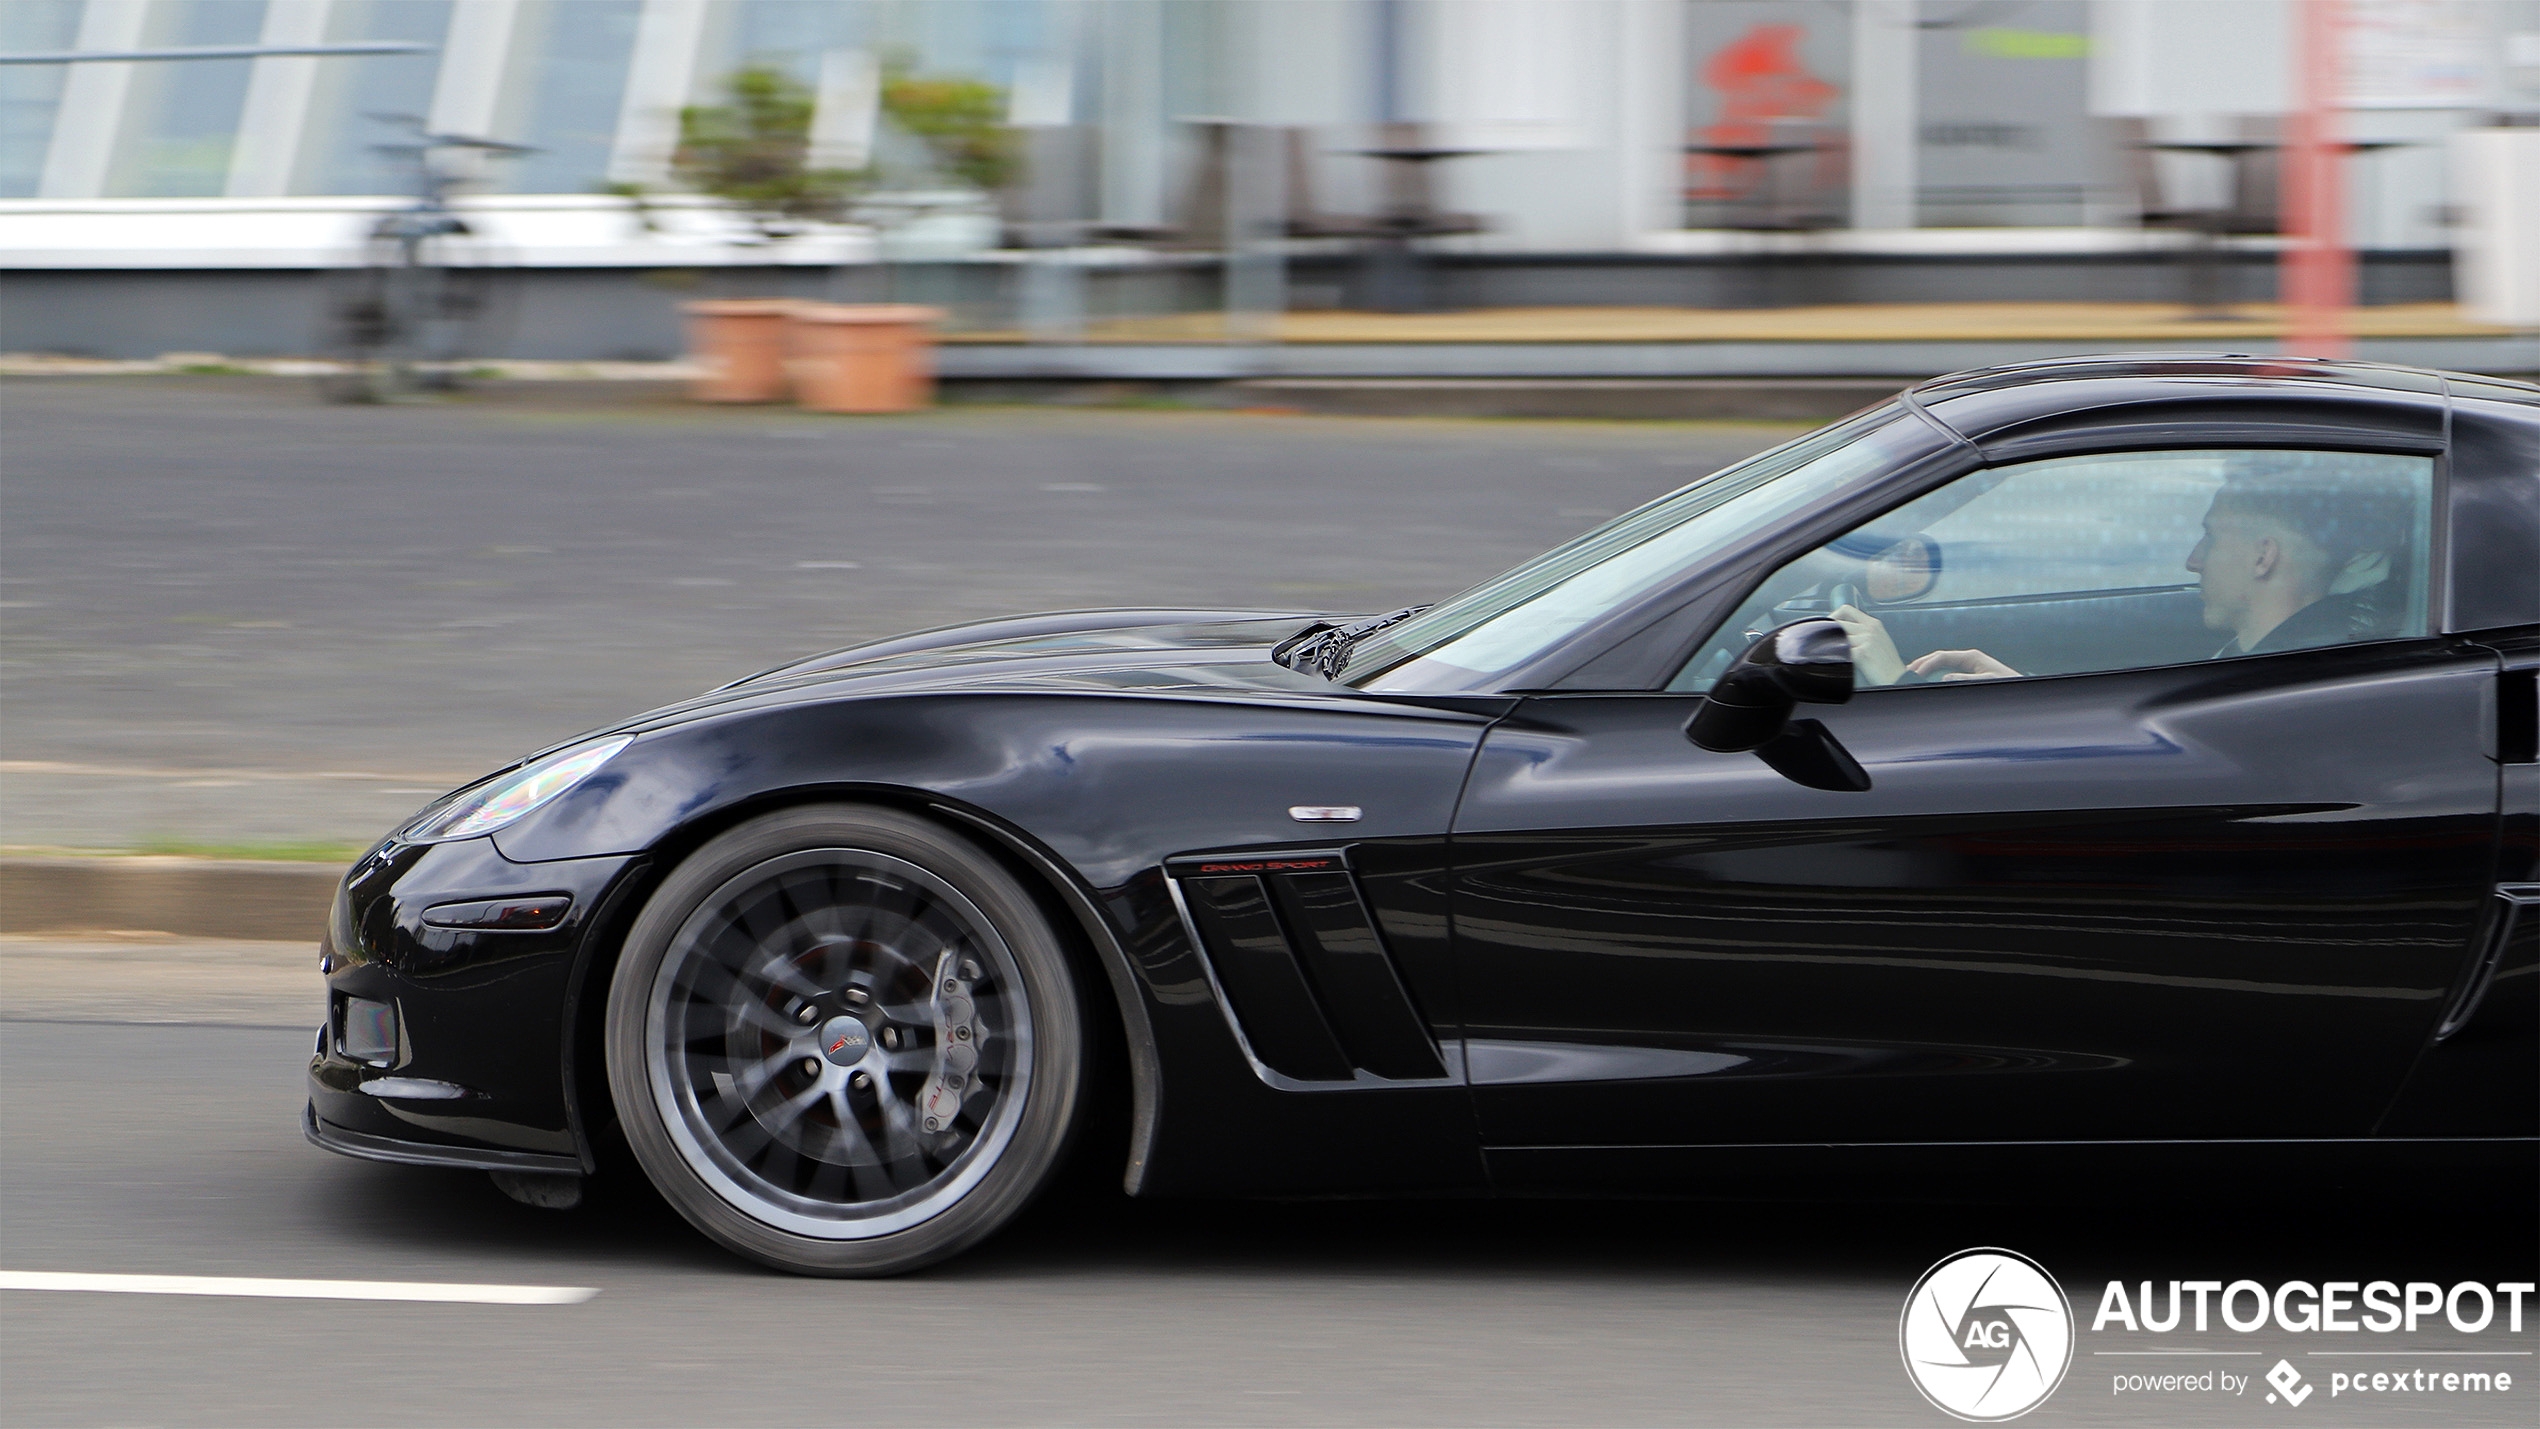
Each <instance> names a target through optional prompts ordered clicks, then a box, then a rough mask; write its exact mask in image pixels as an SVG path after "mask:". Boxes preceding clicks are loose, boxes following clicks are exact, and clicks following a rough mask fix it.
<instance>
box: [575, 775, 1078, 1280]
mask: <svg viewBox="0 0 2540 1429" xmlns="http://www.w3.org/2000/svg"><path fill="white" fill-rule="evenodd" d="M1082 1029H1083V1020H1082V1018H1081V1017H1080V1015H1079V1011H1078V1003H1077V996H1076V990H1075V986H1074V983H1073V981H1072V979H1071V977H1070V975H1069V971H1068V966H1067V958H1066V954H1065V952H1064V951H1063V950H1062V948H1061V947H1060V945H1059V942H1058V939H1057V937H1056V936H1055V935H1054V934H1053V933H1052V931H1051V929H1050V927H1049V924H1048V922H1047V920H1046V919H1045V918H1043V917H1042V915H1041V913H1040V911H1039V909H1038V907H1037V906H1036V905H1035V904H1034V902H1033V900H1032V898H1031V896H1030V895H1029V894H1028V893H1027V892H1025V890H1024V889H1023V887H1022V885H1021V884H1019V883H1018V882H1017V881H1016V880H1015V878H1014V877H1013V876H1012V875H1011V874H1009V873H1008V872H1007V871H1006V870H1005V869H1004V868H1003V867H1002V866H1001V865H999V864H998V863H997V862H996V861H995V860H994V859H992V858H990V857H989V856H988V855H987V854H985V853H984V852H982V851H981V850H979V849H978V848H977V847H976V846H974V845H972V844H971V843H969V842H968V841H967V840H965V839H963V838H961V837H960V836H959V835H956V834H954V833H952V832H951V831H950V830H947V829H944V828H942V827H940V826H938V825H936V824H933V823H930V822H928V821H926V820H923V819H919V818H916V817H913V816H910V815H907V814H903V813H900V812H898V811H896V810H890V809H883V808H874V807H866V806H853V805H826V806H819V807H812V808H802V809H792V810H786V811H782V812H779V813H775V814H770V815H767V816H764V817H761V818H758V819H754V820H751V821H750V822H748V823H745V824H742V825H739V826H737V827H735V828H733V829H731V830H730V831H728V832H726V833H724V834H723V835H721V836H720V837H718V838H716V839H714V840H713V841H711V842H709V843H707V844H706V845H705V846H704V847H702V848H700V849H698V850H697V852H696V853H694V854H692V855H691V856H690V857H689V858H688V859H687V860H686V861H685V862H683V863H681V864H680V865H679V866H678V867H677V868H676V869H674V870H673V871H672V872H671V874H670V876H669V877H668V878H666V879H665V880H664V881H663V883H662V886H661V887H660V888H659V889H658V890H657V891H656V892H655V893H654V894H653V896H652V898H651V900H650V901H649V902H648V903H647V904H646V905H645V907H644V910H643V912H642V914H641V915H640V916H639V917H638V918H637V920H636V922H635V926H634V927H633V928H632V929H631V930H630V931H629V933H628V936H627V942H626V948H625V952H624V955H623V957H622V958H621V959H620V960H619V963H618V968H617V972H616V975H615V978H614V980H613V981H612V983H611V985H610V989H609V1001H608V1015H607V1028H606V1041H607V1049H608V1070H609V1088H610V1090H611V1092H613V1093H614V1094H615V1096H616V1098H617V1106H618V1113H619V1118H620V1120H621V1121H622V1122H623V1123H624V1125H625V1128H626V1135H627V1141H628V1143H629V1145H630V1146H631V1147H632V1148H633V1150H634V1153H635V1157H636V1160H637V1161H638V1162H639V1163H640V1164H641V1165H642V1166H643V1168H644V1171H645V1173H646V1174H647V1175H648V1176H649V1177H650V1178H651V1179H652V1182H653V1184H654V1185H655V1187H657V1188H658V1189H659V1190H660V1191H661V1193H662V1195H663V1196H664V1198H666V1199H667V1200H668V1201H669V1202H670V1203H671V1205H673V1206H674V1207H676V1208H677V1209H678V1211H679V1212H680V1214H681V1215H683V1216H686V1217H687V1218H688V1220H689V1221H690V1222H692V1223H693V1224H695V1225H696V1226H697V1228H698V1229H700V1230H702V1231H704V1232H705V1233H706V1234H707V1235H708V1236H710V1237H712V1238H713V1239H715V1240H716V1241H718V1242H720V1243H722V1244H723V1245H725V1246H727V1247H729V1248H730V1249H732V1250H735V1251H738V1252H739V1253H741V1254H742V1255H746V1256H748V1257H750V1258H752V1259H754V1260H758V1261H762V1262H764V1263H766V1264H769V1265H772V1266H776V1267H777V1268H779V1269H783V1270H790V1271H795V1272H798V1273H801V1274H808V1275H890V1274H895V1273H898V1272H901V1271H906V1270H913V1269H915V1268H917V1267H919V1266H921V1265H925V1264H928V1263H930V1262H932V1261H936V1260H940V1259H942V1258H944V1257H945V1256H948V1255H952V1254H954V1253H955V1252H957V1251H960V1250H962V1249H964V1248H966V1247H968V1246H970V1245H972V1244H974V1243H975V1242H977V1241H979V1240H980V1239H981V1238H983V1237H985V1236H987V1235H988V1234H990V1233H991V1232H993V1231H995V1230H996V1229H997V1228H998V1227H999V1226H1001V1225H1003V1224H1004V1223H1005V1222H1006V1221H1007V1220H1009V1219H1011V1218H1012V1217H1013V1216H1014V1215H1015V1214H1016V1213H1017V1212H1019V1211H1021V1210H1022V1209H1023V1207H1024V1206H1026V1205H1027V1204H1029V1203H1030V1201H1031V1199H1032V1198H1033V1196H1034V1195H1036V1194H1037V1193H1038V1192H1039V1191H1040V1190H1041V1188H1042V1186H1043V1185H1044V1184H1045V1183H1046V1182H1047V1181H1048V1180H1049V1179H1050V1177H1051V1175H1052V1174H1053V1172H1054V1171H1055V1170H1056V1168H1057V1166H1058V1164H1059V1162H1060V1159H1061V1156H1062V1154H1063V1153H1064V1152H1065V1150H1066V1147H1067V1142H1068V1138H1069V1135H1070V1133H1071V1131H1072V1129H1073V1127H1074V1124H1075V1122H1076V1120H1077V1117H1078V1112H1079V1109H1080V1102H1081V1100H1082V1088H1083V1082H1084V1075H1083V1069H1084V1062H1085V1045H1084V1033H1083V1030H1082Z"/></svg>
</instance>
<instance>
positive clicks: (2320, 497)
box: [2187, 452, 2407, 641]
mask: <svg viewBox="0 0 2540 1429" xmlns="http://www.w3.org/2000/svg"><path fill="white" fill-rule="evenodd" d="M2343 464H2344V463H2343V462H2341V460H2340V458H2339V457H2337V456H2336V455H2334V454H2330V453H2320V452H2245V453H2241V454H2239V456H2238V457H2237V458H2236V459H2235V461H2234V463H2233V466H2234V470H2233V472H2232V475H2231V476H2230V477H2229V478H2227V479H2226V480H2225V481H2224V482H2223V486H2222V489H2221V490H2219V491H2217V492H2215V493H2214V501H2213V505H2212V507H2211V508H2209V509H2208V510H2207V511H2206V513H2205V535H2204V539H2203V540H2200V541H2198V542H2197V543H2196V548H2195V549H2194V550H2193V551H2190V552H2189V553H2188V556H2187V568H2188V569H2189V570H2191V571H2193V572H2195V573H2196V575H2197V576H2198V577H2199V580H2200V587H2201V589H2202V591H2203V594H2204V598H2205V625H2206V628H2208V629H2211V630H2230V631H2234V632H2237V633H2238V634H2240V635H2241V636H2242V637H2243V638H2244V641H2246V640H2254V639H2255V638H2256V637H2257V636H2259V635H2263V634H2264V633H2265V632H2266V631H2267V630H2269V629H2271V628H2273V627H2274V626H2275V625H2276V624H2278V623H2279V622H2281V621H2283V620H2284V619H2285V618H2286V617H2287V616H2290V615H2292V614H2293V613H2294V612H2295V611H2298V610H2300V609H2302V608H2303V607H2304V606H2307V605H2309V604H2311V603H2312V602H2314V601H2316V600H2318V599H2319V598H2320V597H2322V596H2325V595H2327V594H2329V593H2330V592H2331V591H2337V590H2345V589H2352V588H2357V587H2359V586H2360V585H2363V584H2369V583H2371V582H2372V581H2376V580H2379V579H2381V578H2383V577H2386V576H2387V574H2388V571H2389V561H2388V557H2387V555H2386V554H2385V553H2386V552H2388V551H2390V550H2391V549H2393V548H2394V547H2395V546H2397V545H2398V543H2399V538H2400V535H2401V533H2402V531H2403V529H2404V523H2405V521H2406V517H2407V509H2406V498H2405V495H2404V493H2402V492H2400V491H2398V490H2396V489H2394V488H2391V487H2389V486H2388V485H2387V484H2386V483H2384V482H2381V481H2376V480H2373V479H2371V478H2369V477H2365V476H2362V475H2360V474H2358V473H2353V472H2348V471H2340V470H2338V469H2337V468H2338V466H2339V465H2343Z"/></svg>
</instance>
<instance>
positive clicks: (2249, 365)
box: [1912, 352, 2540, 402]
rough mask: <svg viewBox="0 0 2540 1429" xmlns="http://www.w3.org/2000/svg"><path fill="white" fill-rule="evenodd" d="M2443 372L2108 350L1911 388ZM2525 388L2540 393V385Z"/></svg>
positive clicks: (2348, 379)
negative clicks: (2106, 351)
mask: <svg viewBox="0 0 2540 1429" xmlns="http://www.w3.org/2000/svg"><path fill="white" fill-rule="evenodd" d="M2447 375H2448V374H2445V373H2441V372H2435V371H2432V370H2430V369H2427V368H2422V367H2400V366H2396V365H2394V364H2390V363H2381V362H2355V361H2351V360H2348V359H2345V358H2320V357H2261V356H2255V355H2252V354H2249V353H2242V352H2112V353H2097V354H2091V355H2087V356H2079V357H2056V358H2048V359H2046V360H2044V361H2040V362H2018V363H2009V364H2006V365H2004V366H2001V367H1984V368H1978V369H1976V370H1974V371H1972V372H1953V373H1951V374H1949V375H1948V376H1946V377H1935V378H1933V379H1932V380H1931V381H1929V382H1925V383H1923V384H1921V385H1920V386H1918V387H1915V388H1914V389H1912V390H1913V392H1914V395H1915V396H1916V398H1917V399H1919V400H1921V401H1925V402H1936V401H1943V400H1946V399H1948V398H1951V397H1961V396H1969V395H1973V394H1975V393H1979V392H1992V391H1998V390H2000V389H2002V388H2005V387H2025V386H2030V385H2033V384H2036V383H2041V382H2079V381H2093V380H2096V381H2103V382H2104V381H2110V380H2125V379H2133V380H2137V381H2146V380H2149V381H2161V380H2164V379H2173V380H2175V379H2186V380H2191V381H2193V380H2197V379H2213V378H2234V379H2239V380H2241V381H2244V382H2251V381H2254V382H2265V383H2271V384H2272V383H2282V384H2286V385H2287V386H2288V387H2289V388H2290V389H2291V390H2294V391H2312V392H2318V391H2321V390H2322V389H2325V388H2330V387H2348V388H2353V387H2363V388H2374V389H2378V390H2381V391H2385V392H2407V393H2415V394H2419V395H2422V396H2428V397H2440V396H2441V395H2442V394H2443V388H2444V379H2445V377H2446V376H2447ZM2476 380H2479V381H2493V380H2495V379H2492V378H2480V379H2476ZM2512 385H2520V384H2512ZM2532 391H2533V392H2534V394H2535V395H2540V388H2533V389H2532Z"/></svg>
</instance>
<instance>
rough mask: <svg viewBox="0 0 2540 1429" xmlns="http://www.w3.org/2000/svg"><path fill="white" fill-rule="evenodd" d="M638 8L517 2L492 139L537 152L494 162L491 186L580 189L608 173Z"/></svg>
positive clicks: (635, 4)
mask: <svg viewBox="0 0 2540 1429" xmlns="http://www.w3.org/2000/svg"><path fill="white" fill-rule="evenodd" d="M642 8H643V6H642V4H641V0H529V3H527V4H524V5H522V6H521V7H520V18H519V19H518V20H517V21H516V22H514V23H515V26H516V27H515V28H514V29H513V31H512V54H511V72H510V76H509V78H508V80H507V81H506V82H505V84H504V86H503V113H502V118H501V119H499V120H497V121H496V123H495V133H494V134H493V136H492V137H494V138H497V139H508V140H510V141H512V142H513V143H516V144H530V145H534V146H536V148H537V150H538V152H537V153H534V154H524V155H521V156H520V157H519V158H516V159H506V160H504V161H502V162H501V163H500V164H497V165H496V166H495V167H494V169H493V173H494V175H495V187H497V188H500V189H501V190H502V191H504V192H506V193H516V194H578V193H589V192H591V191H592V190H593V189H595V188H597V187H599V185H600V182H601V181H602V180H603V179H605V178H606V177H608V167H609V146H610V144H611V143H612V142H613V141H614V140H615V138H616V136H617V109H618V102H619V101H620V100H621V99H622V98H623V97H624V95H625V91H626V71H627V67H628V66H629V65H630V64H632V63H633V60H634V54H635V20H636V16H637V14H638V13H639V12H640V11H641V10H642Z"/></svg>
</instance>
